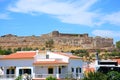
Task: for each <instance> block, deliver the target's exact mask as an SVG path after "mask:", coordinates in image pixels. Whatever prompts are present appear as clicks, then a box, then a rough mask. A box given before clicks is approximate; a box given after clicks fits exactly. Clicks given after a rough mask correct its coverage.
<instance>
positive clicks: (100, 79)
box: [83, 72, 107, 80]
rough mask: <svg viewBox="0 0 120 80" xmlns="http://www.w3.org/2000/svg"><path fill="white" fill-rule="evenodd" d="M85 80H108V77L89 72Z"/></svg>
mask: <svg viewBox="0 0 120 80" xmlns="http://www.w3.org/2000/svg"><path fill="white" fill-rule="evenodd" d="M83 80H107V76H106V75H105V74H103V73H100V72H89V73H88V74H86V75H85V77H84V78H83Z"/></svg>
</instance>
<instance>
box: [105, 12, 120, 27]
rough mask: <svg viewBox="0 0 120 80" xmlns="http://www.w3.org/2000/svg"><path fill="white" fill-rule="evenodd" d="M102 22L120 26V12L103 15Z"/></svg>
mask: <svg viewBox="0 0 120 80" xmlns="http://www.w3.org/2000/svg"><path fill="white" fill-rule="evenodd" d="M103 21H104V22H108V23H110V24H115V25H120V11H119V12H114V13H112V14H108V15H105V16H104V18H103Z"/></svg>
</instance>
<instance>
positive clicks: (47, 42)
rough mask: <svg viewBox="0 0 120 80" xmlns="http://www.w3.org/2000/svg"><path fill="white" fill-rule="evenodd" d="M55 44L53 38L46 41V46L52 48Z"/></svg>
mask: <svg viewBox="0 0 120 80" xmlns="http://www.w3.org/2000/svg"><path fill="white" fill-rule="evenodd" d="M53 44H54V41H53V39H49V40H48V41H46V42H45V47H46V48H49V49H50V50H51V49H52V48H53Z"/></svg>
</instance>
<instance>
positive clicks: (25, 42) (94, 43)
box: [0, 31, 113, 49]
mask: <svg viewBox="0 0 120 80" xmlns="http://www.w3.org/2000/svg"><path fill="white" fill-rule="evenodd" d="M49 39H53V41H54V44H55V45H59V46H61V47H62V46H75V47H81V48H84V49H100V48H112V47H113V39H111V38H102V37H89V36H88V34H63V33H59V32H58V31H53V32H51V33H49V34H43V35H42V36H26V37H25V36H24V37H17V36H12V35H10V34H9V35H4V36H2V37H0V47H8V48H9V47H14V48H16V47H34V48H35V47H44V46H45V42H46V41H48V40H49Z"/></svg>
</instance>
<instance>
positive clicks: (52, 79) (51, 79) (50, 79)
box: [46, 76, 57, 80]
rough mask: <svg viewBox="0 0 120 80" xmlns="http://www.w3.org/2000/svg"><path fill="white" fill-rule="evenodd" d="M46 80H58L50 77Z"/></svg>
mask: <svg viewBox="0 0 120 80" xmlns="http://www.w3.org/2000/svg"><path fill="white" fill-rule="evenodd" d="M46 80H57V79H56V78H55V77H52V76H49V77H47V78H46Z"/></svg>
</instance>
